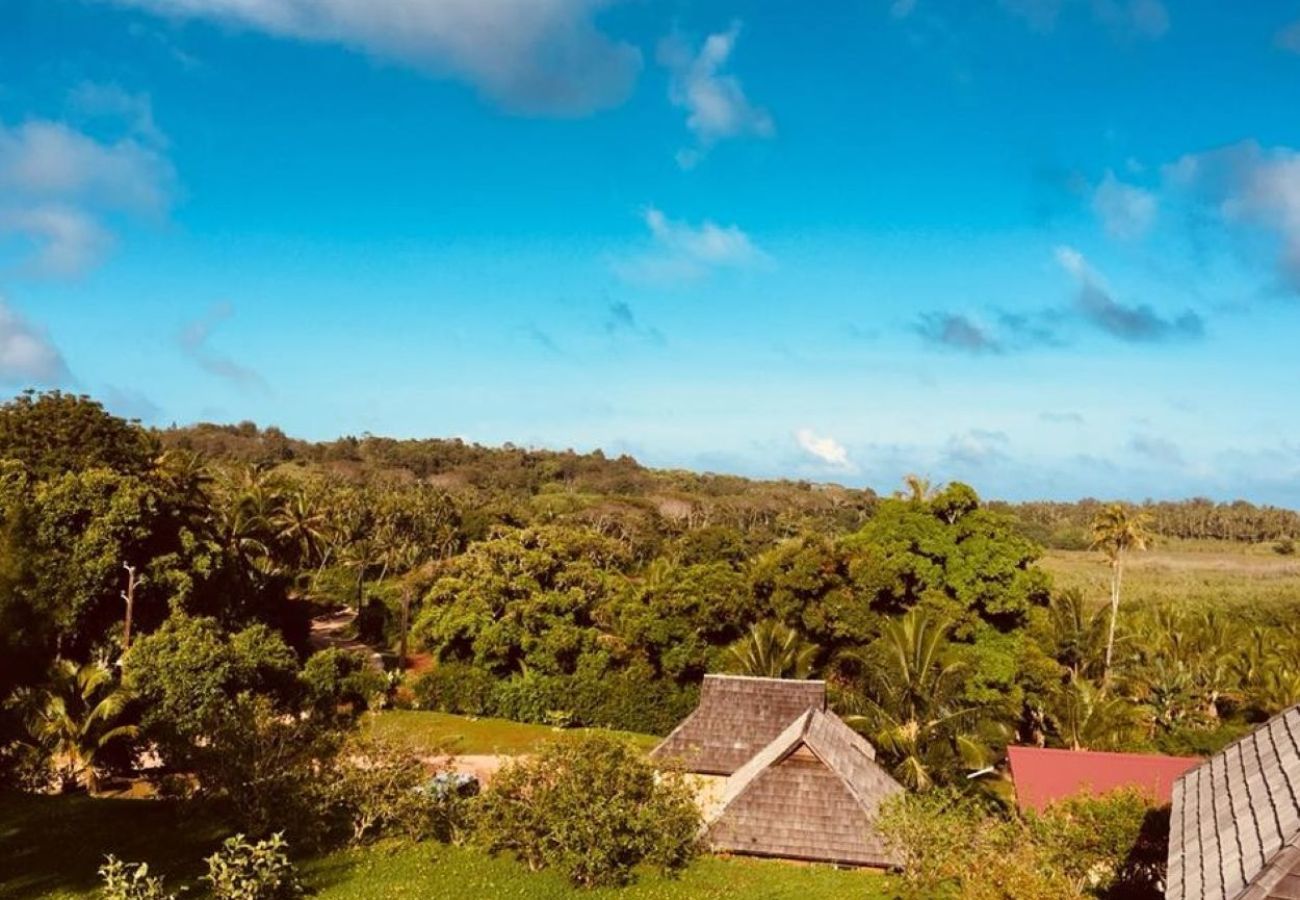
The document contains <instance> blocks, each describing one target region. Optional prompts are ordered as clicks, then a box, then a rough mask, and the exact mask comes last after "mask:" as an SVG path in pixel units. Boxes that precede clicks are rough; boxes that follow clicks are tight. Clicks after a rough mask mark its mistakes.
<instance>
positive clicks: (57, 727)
mask: <svg viewBox="0 0 1300 900" xmlns="http://www.w3.org/2000/svg"><path fill="white" fill-rule="evenodd" d="M128 701H129V694H128V693H127V692H126V691H125V690H123V689H122V688H121V687H120V686H119V685H118V684H117V681H116V679H115V677H114V675H113V671H112V670H111V669H109V668H108V666H106V665H104V664H103V663H99V662H90V663H85V664H83V665H80V666H78V665H77V664H76V663H73V662H72V661H71V660H66V659H60V660H56V661H55V663H54V666H53V667H52V668H51V670H50V674H49V678H48V680H47V682H46V683H45V684H44V685H43V686H42V687H40V688H36V689H32V688H28V689H24V690H22V691H20V692H19V693H18V694H17V696H16V697H15V706H16V707H17V708H18V709H19V710H20V712H21V714H22V715H23V717H24V718H25V720H26V726H27V733H28V736H29V739H30V740H31V744H30V749H31V751H33V753H34V754H35V755H36V759H37V760H39V766H38V767H39V768H40V769H43V770H44V773H43V774H44V775H45V777H46V778H48V779H50V780H52V781H53V784H54V786H55V787H56V789H58V790H61V791H66V790H70V789H72V788H75V787H80V788H83V789H85V790H87V791H90V792H92V793H93V792H95V791H97V790H98V789H99V782H100V770H101V767H102V756H103V752H104V751H105V750H106V749H109V748H111V747H113V746H114V745H116V744H119V743H121V742H123V741H125V740H128V739H130V738H133V737H135V736H136V734H137V733H138V729H137V727H136V726H135V725H133V724H130V723H127V722H124V721H123V713H124V712H125V710H126V706H127V703H128Z"/></svg>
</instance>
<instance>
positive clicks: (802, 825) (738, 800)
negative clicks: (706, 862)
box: [707, 709, 903, 867]
mask: <svg viewBox="0 0 1300 900" xmlns="http://www.w3.org/2000/svg"><path fill="white" fill-rule="evenodd" d="M874 760H875V749H874V748H873V747H872V746H871V744H869V743H868V742H867V741H866V740H865V739H864V738H863V737H862V736H861V735H859V734H858V733H857V732H855V731H853V729H851V728H849V727H848V726H847V725H845V724H844V723H843V722H842V721H841V720H840V719H839V717H837V716H836V715H835V714H834V713H828V712H822V711H821V710H820V709H810V710H808V711H806V712H805V713H803V714H802V715H800V716H799V717H798V718H796V719H795V720H794V721H793V722H791V723H790V725H789V726H788V727H787V728H786V729H785V730H784V731H783V732H782V733H781V734H780V735H778V736H777V737H776V738H775V739H774V740H773V741H772V742H771V743H770V744H768V746H766V747H764V748H763V749H762V750H761V751H760V752H758V753H757V754H755V755H754V757H753V758H752V759H751V760H750V761H749V762H747V763H745V765H744V766H742V767H741V768H740V769H738V770H737V771H736V772H735V773H734V774H733V775H732V776H731V777H730V778H728V779H727V783H726V787H725V788H724V790H723V796H722V803H721V805H720V806H719V808H718V810H717V811H716V812H715V813H714V815H713V816H712V818H711V821H710V822H709V823H708V831H707V834H708V840H709V843H710V844H711V845H712V847H713V848H714V849H715V850H719V851H723V852H730V853H746V854H755V855H760V856H779V857H786V858H793V859H805V860H817V861H821V862H832V863H840V864H847V865H859V866H880V867H888V866H893V865H896V864H897V863H898V862H899V860H898V858H897V855H896V854H895V853H894V852H893V851H892V850H891V849H890V848H889V847H888V846H887V845H886V844H885V842H884V840H883V839H882V838H881V837H880V836H879V835H878V834H877V833H876V831H875V829H874V826H873V822H874V819H875V814H876V811H877V809H878V808H879V806H880V804H881V802H882V801H884V800H885V799H886V798H888V797H890V796H893V795H894V794H897V793H901V792H902V790H903V787H902V786H901V785H900V784H898V782H896V781H894V779H893V778H891V777H890V776H889V774H888V773H887V772H885V770H884V769H882V768H881V767H880V766H879V765H877V764H876V763H875V761H874Z"/></svg>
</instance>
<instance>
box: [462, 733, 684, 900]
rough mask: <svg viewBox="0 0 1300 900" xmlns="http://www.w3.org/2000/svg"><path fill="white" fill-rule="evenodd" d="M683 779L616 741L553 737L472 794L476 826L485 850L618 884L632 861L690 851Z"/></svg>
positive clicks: (674, 863)
mask: <svg viewBox="0 0 1300 900" xmlns="http://www.w3.org/2000/svg"><path fill="white" fill-rule="evenodd" d="M699 826H700V814H699V811H698V809H697V808H696V807H695V803H694V801H693V799H692V795H691V791H690V789H689V787H688V786H687V785H686V784H685V783H684V782H683V781H682V780H680V779H679V778H677V777H676V776H673V775H671V774H669V775H667V776H664V777H662V778H661V777H659V776H658V775H657V774H656V772H655V770H654V768H653V767H652V766H651V765H650V764H649V763H648V762H646V761H645V760H644V759H642V758H641V756H640V755H639V754H638V753H637V752H636V751H634V750H633V749H632V748H630V747H629V746H627V745H626V744H624V743H622V742H620V741H617V740H614V739H611V738H605V737H597V736H590V737H585V738H582V739H580V740H577V741H566V742H557V743H555V744H552V745H550V746H549V747H546V748H544V749H543V750H541V751H540V752H539V753H538V754H537V755H536V756H535V757H532V758H529V759H525V760H521V761H517V762H514V763H512V764H510V765H508V766H507V767H506V768H504V769H503V770H502V771H501V772H499V773H498V774H497V776H496V778H495V779H494V780H493V782H492V785H491V787H490V788H489V790H488V791H487V792H486V793H485V794H484V795H483V797H482V799H481V800H480V809H479V812H478V832H479V836H480V839H481V840H482V841H483V842H484V843H485V844H486V845H487V846H488V848H489V849H491V850H492V851H493V852H500V851H509V852H511V853H513V854H514V855H515V856H516V857H518V858H519V860H520V861H521V862H523V863H525V864H526V865H528V866H529V868H532V869H541V868H555V869H558V870H560V871H562V872H563V873H564V874H565V875H566V876H567V877H568V878H569V879H570V880H571V881H572V882H573V883H574V884H578V885H583V886H594V885H601V884H626V883H628V882H629V881H631V880H632V879H633V877H634V873H635V870H636V868H637V866H639V865H641V864H642V863H647V864H649V865H652V866H655V867H658V868H661V869H663V870H665V871H676V870H678V869H681V868H682V867H684V866H685V865H686V864H687V863H688V862H690V860H691V859H692V858H693V857H694V855H695V854H696V853H697V852H698V845H697V837H696V835H697V833H698V830H699Z"/></svg>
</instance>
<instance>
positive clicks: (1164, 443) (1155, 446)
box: [1128, 434, 1184, 466]
mask: <svg viewBox="0 0 1300 900" xmlns="http://www.w3.org/2000/svg"><path fill="white" fill-rule="evenodd" d="M1128 448H1129V450H1131V451H1132V452H1133V453H1136V454H1137V455H1138V456H1141V457H1144V458H1146V459H1148V460H1150V461H1152V462H1155V463H1159V464H1161V465H1165V466H1181V465H1183V463H1184V459H1183V451H1182V450H1181V449H1179V447H1178V445H1177V444H1175V443H1174V442H1173V441H1171V440H1169V439H1168V438H1164V437H1160V436H1159V435H1154V434H1135V435H1133V437H1132V438H1131V439H1130V440H1129V442H1128Z"/></svg>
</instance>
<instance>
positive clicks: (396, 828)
mask: <svg viewBox="0 0 1300 900" xmlns="http://www.w3.org/2000/svg"><path fill="white" fill-rule="evenodd" d="M425 768H426V766H425V763H424V761H423V760H421V759H420V757H419V756H417V755H415V754H414V753H412V752H411V751H410V750H407V749H405V748H402V747H398V746H395V745H392V744H386V743H383V742H381V741H374V740H361V739H358V740H355V741H353V742H351V743H349V744H348V745H347V746H346V747H345V748H344V752H343V753H342V754H341V755H340V761H339V765H338V768H337V769H336V770H335V772H334V773H332V779H331V786H330V794H331V796H332V798H333V799H334V801H335V803H336V805H337V809H338V811H339V813H340V814H341V816H342V818H343V820H344V822H345V823H346V826H347V831H348V836H349V839H350V840H351V842H352V843H354V844H355V843H360V842H362V841H364V840H365V839H366V838H368V837H372V836H376V835H379V834H383V833H385V832H395V833H399V834H403V835H406V836H408V837H412V838H425V837H437V838H441V839H451V838H452V837H454V836H455V835H456V834H458V832H459V829H460V827H461V826H462V825H463V822H464V810H463V804H461V803H459V802H457V801H458V800H459V799H460V798H459V797H457V796H456V795H455V794H454V793H451V792H440V791H437V790H433V789H430V786H429V785H430V782H429V778H428V776H427V775H426V774H425Z"/></svg>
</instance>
